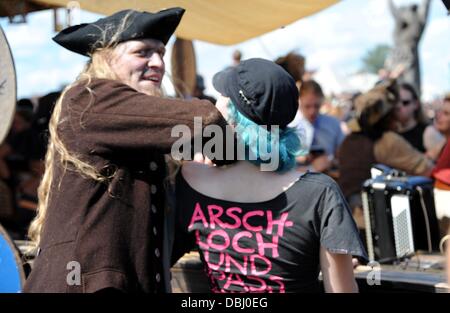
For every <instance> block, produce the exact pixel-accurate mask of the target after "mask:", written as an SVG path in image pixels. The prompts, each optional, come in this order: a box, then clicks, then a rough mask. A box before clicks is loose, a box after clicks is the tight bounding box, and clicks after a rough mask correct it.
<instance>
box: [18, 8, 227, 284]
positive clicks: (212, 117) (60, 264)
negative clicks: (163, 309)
mask: <svg viewBox="0 0 450 313" xmlns="http://www.w3.org/2000/svg"><path fill="white" fill-rule="evenodd" d="M183 13H184V9H181V8H172V9H167V10H163V11H160V12H157V13H148V12H137V11H133V10H125V11H121V12H118V13H115V14H113V15H111V16H108V17H105V18H102V19H100V20H98V21H96V22H94V23H90V24H81V25H76V26H72V27H69V28H67V29H65V30H63V31H62V32H60V33H59V34H58V35H57V36H56V37H54V40H55V41H56V42H57V43H58V44H60V45H61V46H63V47H65V48H66V49H69V50H71V51H73V52H76V53H79V54H82V55H85V56H88V57H89V61H88V63H87V65H86V67H85V69H84V70H83V71H82V73H81V74H80V75H79V77H78V78H77V80H76V81H75V82H74V83H72V84H70V85H69V86H68V87H66V89H65V90H64V91H63V93H62V95H61V97H60V98H59V100H58V101H57V103H56V106H55V109H54V112H53V114H52V118H51V121H50V125H49V130H50V140H49V146H48V151H47V155H46V171H45V174H44V177H43V179H42V182H41V185H40V187H39V206H38V216H37V218H36V219H35V221H34V222H33V223H32V225H31V227H30V237H31V239H32V240H33V241H34V242H35V243H36V248H37V257H36V259H35V261H34V266H33V270H32V272H31V274H30V276H29V277H28V280H27V282H26V285H25V291H26V292H97V291H105V290H119V291H124V292H166V291H169V290H170V279H169V266H168V264H169V262H168V254H169V252H168V251H167V250H168V245H165V241H164V240H163V239H164V238H165V237H166V238H167V233H165V231H167V229H166V228H165V227H164V206H165V197H164V186H163V179H164V178H165V177H166V167H165V163H164V155H163V154H165V153H168V152H169V151H170V150H171V146H172V143H174V142H175V141H176V140H178V138H175V137H173V138H172V137H171V130H172V128H173V127H174V126H176V125H178V124H183V125H187V126H188V127H189V128H190V129H191V134H193V133H194V132H193V128H194V117H195V116H199V117H203V126H206V125H210V124H218V125H220V126H221V127H223V128H224V127H225V125H226V122H225V120H224V119H223V118H222V116H221V114H220V113H219V112H218V111H217V110H216V109H215V107H214V105H213V104H211V103H210V102H207V101H200V100H194V101H191V102H187V101H181V100H169V99H164V98H162V97H158V96H159V95H160V94H161V92H160V86H161V82H162V79H163V75H164V60H163V56H164V52H165V44H166V43H167V41H168V40H169V37H170V36H171V35H172V33H173V32H174V31H175V29H176V27H177V26H178V24H179V22H180V20H181V17H182V15H183ZM189 139H191V138H189Z"/></svg>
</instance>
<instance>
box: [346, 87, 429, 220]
mask: <svg viewBox="0 0 450 313" xmlns="http://www.w3.org/2000/svg"><path fill="white" fill-rule="evenodd" d="M398 105H399V95H398V86H397V84H396V81H395V80H387V81H384V82H382V83H379V84H378V85H376V86H375V87H374V88H372V89H371V90H369V91H368V92H366V93H363V94H361V95H359V96H358V97H357V98H356V99H355V118H354V119H352V120H350V121H349V123H348V124H349V128H350V129H351V130H352V132H351V133H350V134H349V135H348V136H347V137H346V138H345V140H344V141H343V142H342V144H341V146H340V147H339V152H338V161H339V166H340V171H339V172H340V174H339V178H338V183H339V185H340V187H341V188H342V191H343V193H344V195H345V197H346V198H347V201H348V202H349V204H350V207H351V208H352V210H353V215H354V217H355V220H356V221H357V224H358V226H359V228H360V229H362V228H364V220H363V215H362V199H361V188H362V184H363V183H364V181H365V180H366V179H369V178H370V169H371V167H372V166H373V165H375V164H377V163H381V164H385V165H387V166H390V167H392V168H395V169H397V170H401V171H405V172H406V173H407V174H410V175H423V176H429V175H430V173H431V169H432V168H433V162H432V161H431V160H430V159H429V158H427V156H426V155H425V154H423V153H421V152H420V151H418V150H416V149H415V148H414V147H413V146H411V145H410V144H409V143H408V142H407V141H406V140H405V139H404V138H403V137H401V136H400V135H398V134H397V133H396V132H394V130H396V129H397V124H398V122H397V119H396V114H397V113H396V110H397V109H398Z"/></svg>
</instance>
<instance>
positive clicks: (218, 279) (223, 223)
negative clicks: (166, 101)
mask: <svg viewBox="0 0 450 313" xmlns="http://www.w3.org/2000/svg"><path fill="white" fill-rule="evenodd" d="M299 175H300V174H299ZM176 192H177V207H176V209H177V234H176V242H175V245H174V247H175V250H176V249H178V250H179V249H180V247H181V249H184V251H189V250H190V249H191V248H192V247H193V246H197V247H198V249H199V252H200V257H201V259H202V261H203V264H204V265H205V271H206V272H207V274H208V277H209V281H210V286H211V290H212V291H213V292H317V291H319V281H318V274H319V271H320V260H319V251H320V246H321V245H323V246H324V247H325V248H327V249H328V250H329V251H330V252H333V253H341V254H352V255H355V256H361V257H363V258H367V257H366V252H365V250H364V247H363V245H362V242H361V240H360V237H359V234H358V231H357V228H356V225H355V223H354V220H353V218H352V215H351V213H350V210H349V208H348V205H347V203H346V202H345V200H344V198H343V196H342V193H341V192H340V190H339V187H338V186H337V184H336V183H335V182H334V181H333V180H332V179H331V178H329V177H328V176H326V175H324V174H319V173H309V172H308V173H306V174H302V175H301V176H300V177H299V179H298V181H297V182H296V183H295V184H294V185H292V186H291V187H290V188H289V189H288V190H287V191H286V192H284V193H282V194H280V195H278V196H277V197H275V198H274V199H272V200H269V201H265V202H259V203H237V202H231V201H224V200H219V199H214V198H211V197H208V196H206V195H203V194H201V193H199V192H197V191H196V190H194V189H193V188H192V187H190V185H189V184H188V183H187V182H186V180H185V179H184V178H183V177H182V175H181V173H180V174H179V175H178V177H177V186H176ZM243 192H245V191H243ZM179 252H180V251H174V253H175V254H177V253H178V254H179Z"/></svg>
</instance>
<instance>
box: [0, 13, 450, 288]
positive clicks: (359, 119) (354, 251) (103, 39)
mask: <svg viewBox="0 0 450 313" xmlns="http://www.w3.org/2000/svg"><path fill="white" fill-rule="evenodd" d="M183 13H184V10H183V9H181V8H173V9H168V10H163V11H160V12H158V13H148V12H138V11H133V10H125V11H121V12H118V13H116V14H113V15H111V16H108V17H105V18H103V19H100V20H98V21H96V22H94V23H90V24H84V25H83V26H81V27H80V26H78V25H77V26H73V27H69V28H68V29H66V30H64V31H63V32H61V33H59V34H58V35H57V36H56V37H55V38H54V40H55V41H56V42H57V43H58V44H59V45H61V46H62V47H64V48H66V49H68V50H70V51H72V52H75V53H78V54H82V55H85V56H88V57H89V61H88V63H87V65H86V67H85V69H84V70H83V72H82V73H81V74H80V75H79V77H78V78H77V80H76V81H75V82H73V83H72V84H70V85H68V86H67V87H66V88H65V89H64V90H63V91H62V92H58V93H51V94H49V95H47V96H45V97H42V98H40V99H39V101H38V103H37V104H36V105H33V103H31V101H28V100H25V99H24V100H21V101H19V102H18V104H17V109H16V114H15V116H14V121H13V123H12V127H11V130H10V133H9V135H8V137H7V139H6V140H5V142H4V143H3V144H2V145H1V146H0V179H1V180H0V187H1V200H2V205H1V206H0V222H1V224H2V225H3V226H5V228H7V229H8V231H9V232H10V233H11V234H12V236H13V237H14V238H16V239H25V238H29V239H31V240H32V242H33V243H34V245H35V253H36V259H35V261H34V265H33V270H32V272H31V274H30V276H29V277H28V279H27V283H26V286H25V291H27V292H97V291H113V292H115V291H125V292H167V291H170V266H171V265H172V264H173V263H174V262H176V261H177V260H178V259H179V258H180V257H181V256H182V255H183V254H184V253H185V252H188V251H189V250H190V249H193V248H196V249H198V250H199V252H200V255H201V260H202V262H203V264H204V266H205V269H206V273H207V275H208V278H209V281H210V285H211V289H212V291H214V292H236V291H238V292H249V291H250V292H267V291H268V292H301V291H314V290H317V291H318V290H319V289H320V286H319V284H318V275H319V270H321V271H322V274H323V280H324V288H325V291H328V292H333V291H334V292H355V291H357V290H358V287H357V285H356V282H355V279H354V277H353V260H352V258H353V257H357V258H358V259H359V261H360V262H365V261H367V255H366V251H365V247H364V243H363V240H362V238H361V237H360V234H359V232H358V230H359V231H361V230H363V229H364V221H363V219H362V200H361V195H360V192H361V186H362V184H363V182H364V181H365V180H367V179H368V178H370V169H371V167H372V166H373V165H374V164H377V163H382V164H385V165H388V166H390V167H392V168H395V169H397V170H399V171H403V172H405V173H406V174H408V175H421V176H428V177H431V178H433V179H434V180H435V187H436V189H438V191H437V196H436V203H438V202H440V203H448V201H447V200H446V199H447V198H448V191H450V95H448V96H446V97H445V98H444V99H442V105H441V107H440V108H439V110H438V111H436V112H435V116H434V117H433V119H430V117H429V116H426V114H424V112H423V104H422V103H421V102H420V97H419V95H418V94H417V92H416V91H415V89H414V87H412V86H411V85H409V84H407V83H400V82H398V80H397V79H396V78H395V77H394V78H392V77H390V78H387V79H383V80H380V81H379V82H378V83H377V84H376V85H375V86H373V88H372V89H370V90H369V91H368V92H364V93H361V94H355V95H354V96H352V97H351V99H350V101H349V102H348V103H349V106H350V107H349V110H348V114H346V116H341V117H336V116H332V115H330V114H327V113H325V112H324V110H323V108H324V103H326V102H330V99H327V97H326V95H325V94H324V92H323V90H322V86H320V84H319V83H318V82H316V81H314V80H313V79H312V78H310V77H306V75H305V73H304V71H303V69H302V68H301V67H302V66H303V65H304V59H302V58H301V57H300V56H298V55H295V54H289V55H288V56H286V57H282V58H279V59H277V60H275V62H272V61H268V60H263V59H248V60H245V59H244V60H241V58H242V55H241V53H235V54H234V56H233V58H234V64H233V65H232V66H230V67H229V68H227V69H225V70H224V71H222V72H219V73H218V74H216V75H215V76H214V79H213V85H214V87H215V89H216V90H217V91H218V92H219V94H220V95H219V97H218V99H217V102H216V100H215V99H214V98H212V97H210V96H206V95H205V94H204V89H205V86H204V81H203V78H202V77H200V76H198V77H197V88H196V90H195V93H194V94H193V97H195V98H198V99H189V100H182V99H173V98H167V97H163V96H162V94H161V90H160V87H161V82H162V78H163V76H164V72H165V64H164V59H163V57H164V53H165V44H166V43H167V41H168V39H169V37H170V36H171V35H172V33H173V32H174V31H175V29H176V27H177V26H178V23H179V22H180V21H181V18H182V16H183ZM133 21H139V23H133ZM88 35H89V36H88ZM291 60H294V61H293V62H292V61H291ZM292 64H295V66H294V67H292ZM199 99H203V100H199ZM212 102H215V103H214V104H215V105H214V104H213V103H212ZM195 117H202V118H203V125H202V127H203V128H207V127H208V126H210V125H216V126H219V127H220V128H221V129H222V130H223V131H224V133H226V132H227V127H228V126H230V125H231V126H232V128H233V130H234V133H235V138H234V141H233V144H235V143H236V142H240V143H242V144H243V145H244V146H245V151H246V154H245V158H244V159H243V160H241V159H238V160H236V159H235V158H234V159H231V160H221V159H218V158H215V157H214V155H204V156H203V157H202V158H201V159H200V160H197V161H198V162H187V161H183V162H182V163H181V164H180V162H177V161H174V160H172V159H170V158H169V157H168V154H169V153H170V151H171V148H172V146H173V144H174V142H175V141H176V139H177V138H175V137H173V136H172V135H171V132H172V129H173V128H174V127H175V126H177V125H180V124H183V125H186V126H187V128H188V129H189V130H192V132H191V136H188V137H186V138H184V139H185V141H186V142H190V141H191V140H194V139H195V137H194V133H195V131H194V129H195V127H196V125H195V123H194V118H195ZM261 126H268V127H267V128H264V131H265V132H263V133H261V132H260V131H257V132H255V131H250V130H249V129H255V127H256V129H259V130H260V128H262V127H261ZM275 126H277V128H276V129H278V127H279V128H280V129H279V133H277V134H278V135H279V138H278V139H274V136H275V131H274V129H275ZM210 139H211V138H210V137H208V136H206V135H205V134H204V138H203V143H202V145H203V146H206V145H207V144H208V140H210ZM262 139H264V140H268V141H269V143H270V142H271V141H277V142H278V143H279V149H278V152H277V153H278V154H277V158H279V163H278V166H277V167H276V168H275V169H274V170H273V171H271V172H266V171H261V170H260V167H259V166H261V165H263V164H265V163H267V158H266V157H267V155H263V154H261V151H260V150H258V149H257V147H258V143H259V142H260V140H262ZM229 144H230V142H228V141H224V146H223V147H221V148H223V149H224V150H225V151H227V150H229V149H231V147H230V146H229ZM194 148H195V145H194ZM196 152H197V153H198V152H199V151H192V153H191V154H192V155H194V154H195V153H196ZM200 152H204V151H203V150H202V151H200ZM232 154H233V153H232ZM251 156H253V157H255V159H253V158H252V157H251ZM325 174H327V175H325ZM38 186H39V187H38ZM446 197H447V198H446ZM436 206H437V213H438V217H439V218H440V221H441V231H442V233H444V232H446V231H447V227H448V221H449V218H450V211H449V209H448V208H446V207H445V205H442V206H440V207H439V206H438V205H436ZM32 219H34V221H33V222H32V224H31V226H30V222H31V220H32ZM27 232H28V234H27ZM71 261H76V262H79V264H80V265H81V274H82V277H83V279H82V280H81V282H80V284H72V285H68V283H67V280H66V276H67V275H66V274H67V273H66V272H67V264H68V262H71Z"/></svg>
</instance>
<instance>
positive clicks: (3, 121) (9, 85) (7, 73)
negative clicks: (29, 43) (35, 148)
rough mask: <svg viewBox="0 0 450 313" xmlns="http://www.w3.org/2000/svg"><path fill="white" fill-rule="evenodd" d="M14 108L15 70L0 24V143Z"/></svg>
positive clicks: (8, 125)
mask: <svg viewBox="0 0 450 313" xmlns="http://www.w3.org/2000/svg"><path fill="white" fill-rule="evenodd" d="M15 108H16V72H15V69H14V61H13V57H12V54H11V50H10V49H9V45H8V41H7V40H6V36H5V34H4V33H3V30H2V28H1V26H0V144H1V143H2V142H3V139H5V137H6V135H7V134H8V131H9V128H10V126H11V122H12V119H13V117H14V111H15Z"/></svg>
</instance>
